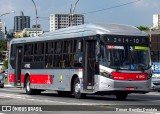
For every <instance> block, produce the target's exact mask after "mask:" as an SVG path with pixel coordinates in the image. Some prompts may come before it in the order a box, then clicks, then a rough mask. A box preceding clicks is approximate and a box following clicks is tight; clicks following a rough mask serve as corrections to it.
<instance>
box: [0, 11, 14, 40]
mask: <svg viewBox="0 0 160 114" xmlns="http://www.w3.org/2000/svg"><path fill="white" fill-rule="evenodd" d="M11 13H14V11H10V12H7V13H3V14H1V15H0V17H2V16H4V15H7V14H11ZM0 21H1V20H0ZM4 35H5V32H4ZM4 38H5V36H4Z"/></svg>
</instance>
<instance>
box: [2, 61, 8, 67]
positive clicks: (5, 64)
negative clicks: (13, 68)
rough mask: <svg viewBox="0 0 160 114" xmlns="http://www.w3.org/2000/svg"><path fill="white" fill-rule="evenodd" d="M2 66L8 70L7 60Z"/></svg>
mask: <svg viewBox="0 0 160 114" xmlns="http://www.w3.org/2000/svg"><path fill="white" fill-rule="evenodd" d="M3 66H4V68H5V69H8V60H5V61H4V62H3Z"/></svg>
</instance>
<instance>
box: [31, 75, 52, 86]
mask: <svg viewBox="0 0 160 114" xmlns="http://www.w3.org/2000/svg"><path fill="white" fill-rule="evenodd" d="M30 81H31V84H52V77H51V75H48V74H32V75H30Z"/></svg>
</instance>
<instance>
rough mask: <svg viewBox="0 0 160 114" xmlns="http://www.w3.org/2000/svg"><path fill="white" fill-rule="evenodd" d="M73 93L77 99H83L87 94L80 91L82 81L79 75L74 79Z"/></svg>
mask: <svg viewBox="0 0 160 114" xmlns="http://www.w3.org/2000/svg"><path fill="white" fill-rule="evenodd" d="M73 94H74V97H75V98H77V99H82V98H84V97H85V96H86V94H84V93H81V92H80V81H79V78H78V77H77V78H76V79H75V80H74V83H73Z"/></svg>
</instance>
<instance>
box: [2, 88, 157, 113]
mask: <svg viewBox="0 0 160 114" xmlns="http://www.w3.org/2000/svg"><path fill="white" fill-rule="evenodd" d="M0 105H1V106H4V105H7V106H8V105H9V106H17V107H18V106H20V107H23V108H24V107H25V106H27V108H28V106H31V105H32V106H33V105H34V106H37V107H41V108H42V110H48V111H49V110H52V112H51V111H50V112H45V113H57V114H59V113H58V112H59V111H61V112H60V113H65V114H66V113H67V114H70V113H71V114H74V113H76V114H79V113H80V114H82V110H83V111H84V112H83V113H84V114H85V113H91V114H92V113H99V112H97V111H102V112H100V113H105V114H106V111H107V113H113V111H115V110H116V113H123V114H124V113H128V112H127V111H130V113H131V114H132V113H136V114H137V113H147V114H151V113H159V114H160V112H157V110H159V109H160V93H158V92H150V93H148V94H131V95H129V96H128V98H127V99H126V100H125V101H118V100H117V99H116V98H115V96H95V95H94V96H91V95H90V96H87V97H86V98H85V99H75V98H74V97H73V96H71V97H60V96H58V95H57V93H56V92H54V91H47V92H44V93H42V95H33V96H29V95H26V94H25V91H24V89H22V88H12V87H10V86H5V88H3V89H0ZM86 110H89V111H86ZM57 111H58V112H57ZM75 111H76V112H75ZM90 111H91V112H90ZM109 111H111V112H109ZM3 113H6V112H3ZM7 113H10V112H7ZM12 113H13V112H12ZM16 113H17V112H16ZM25 113H28V112H25ZM34 113H38V112H34ZM114 113H115V112H114Z"/></svg>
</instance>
